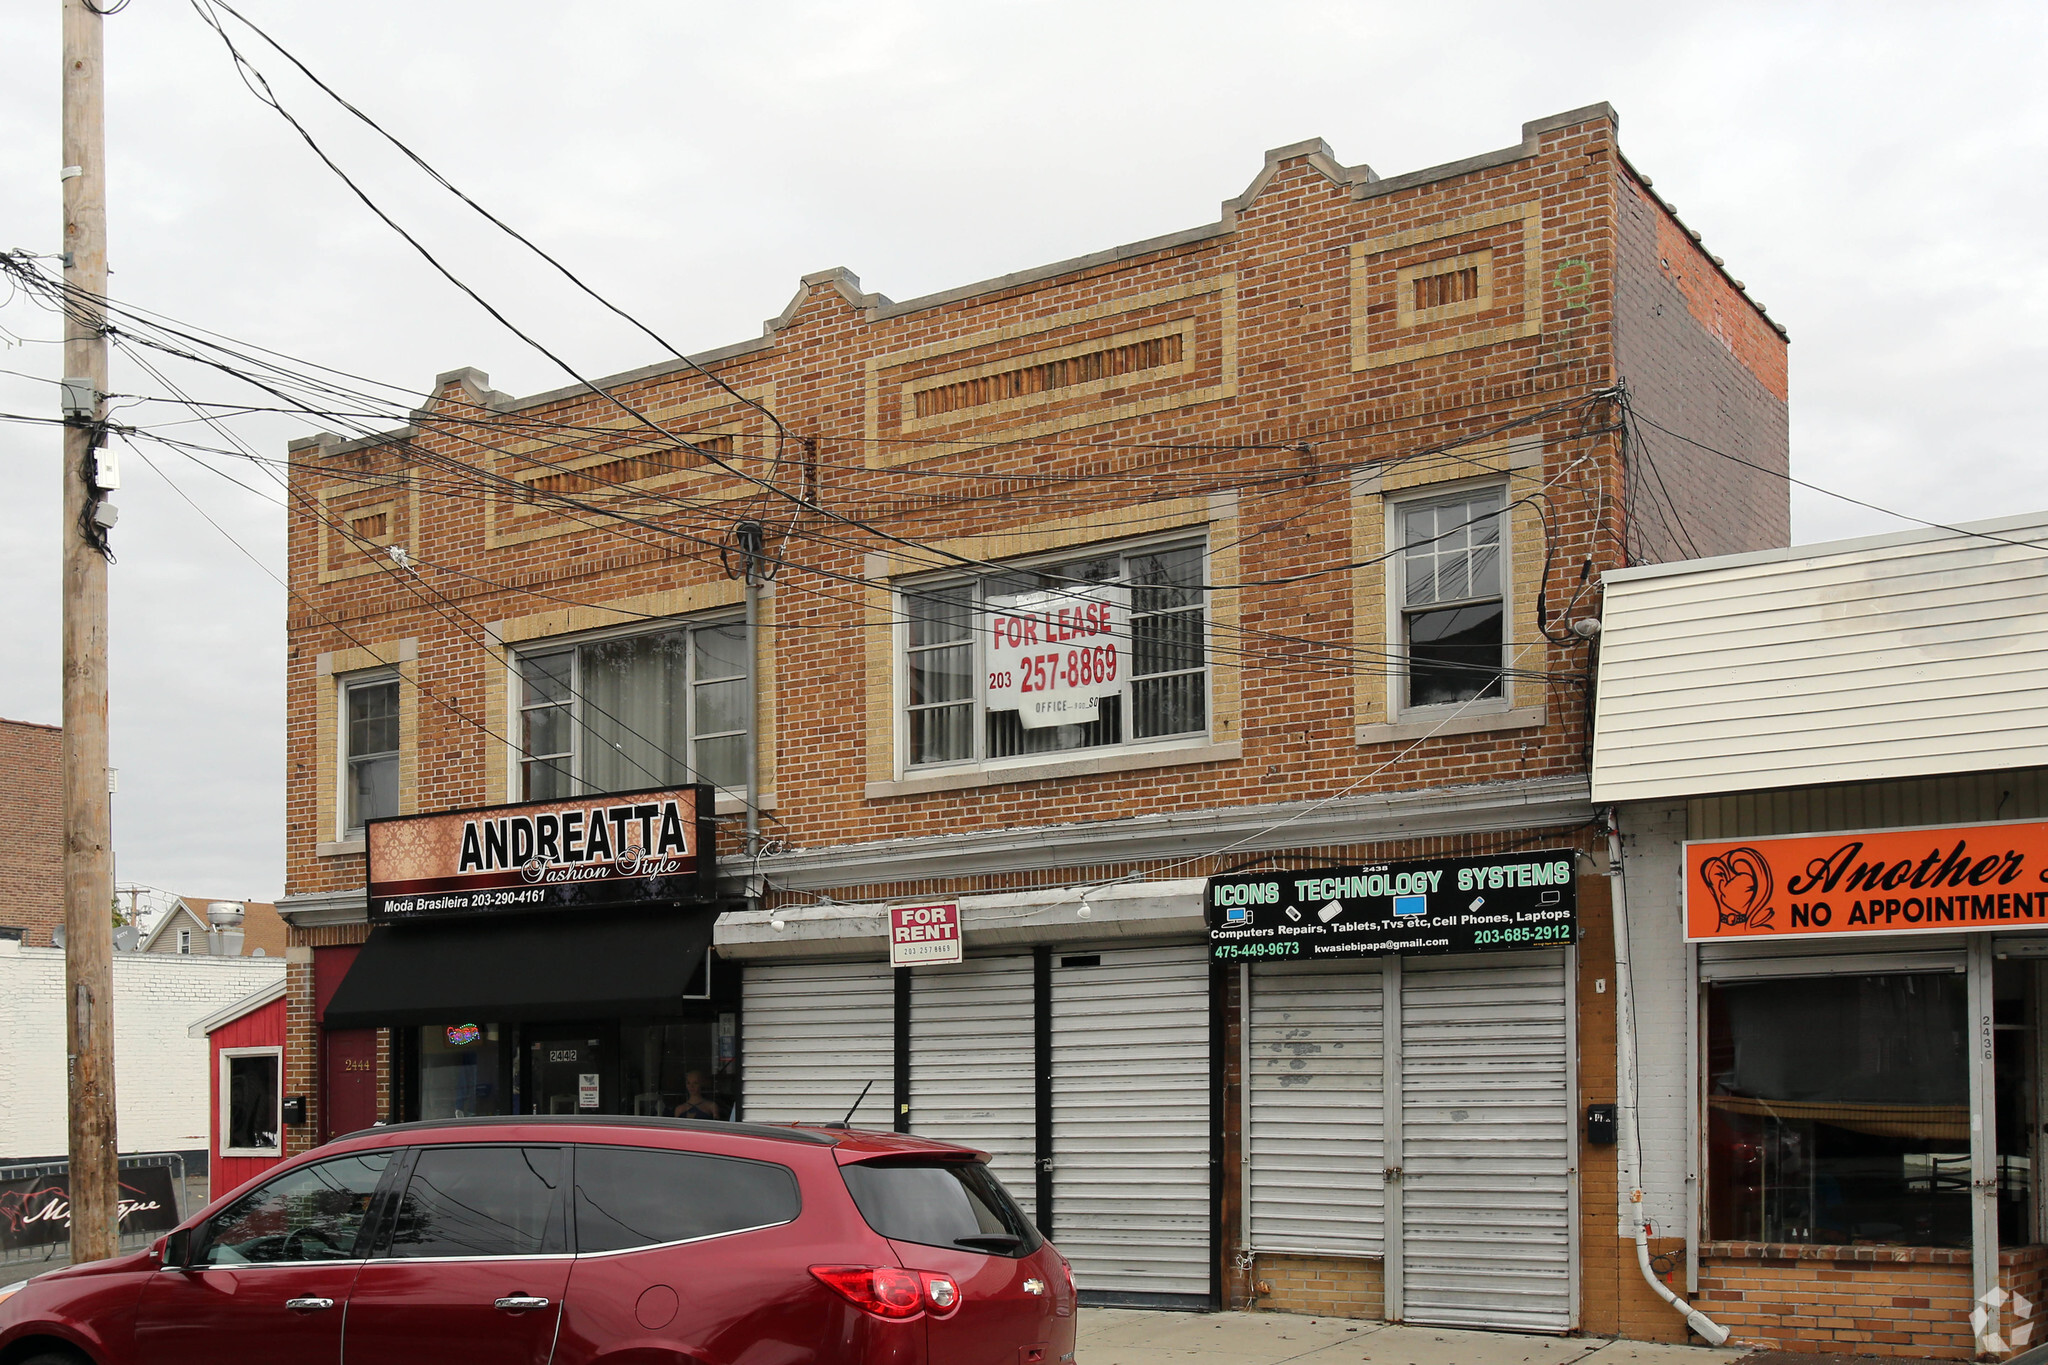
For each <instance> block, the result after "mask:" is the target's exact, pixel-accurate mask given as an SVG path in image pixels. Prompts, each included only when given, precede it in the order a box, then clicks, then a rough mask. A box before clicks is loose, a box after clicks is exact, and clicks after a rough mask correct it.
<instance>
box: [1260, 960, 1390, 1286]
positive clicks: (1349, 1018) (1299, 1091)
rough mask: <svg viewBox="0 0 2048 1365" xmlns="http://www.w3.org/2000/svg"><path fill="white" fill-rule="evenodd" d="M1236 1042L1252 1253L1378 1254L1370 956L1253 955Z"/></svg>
mask: <svg viewBox="0 0 2048 1365" xmlns="http://www.w3.org/2000/svg"><path fill="white" fill-rule="evenodd" d="M1250 980H1251V999H1250V1003H1249V1010H1248V1024H1249V1028H1248V1031H1247V1035H1246V1038H1245V1063H1246V1066H1245V1087H1246V1089H1245V1106H1246V1113H1245V1120H1244V1140H1245V1155H1246V1171H1245V1175H1246V1180H1245V1196H1244V1198H1245V1216H1246V1221H1247V1228H1246V1232H1247V1235H1248V1239H1249V1241H1250V1243H1251V1246H1252V1249H1253V1250H1255V1251H1262V1252H1293V1253H1309V1254H1319V1255H1331V1256H1367V1257H1371V1256H1380V1255H1382V1254H1384V1251H1385V1245H1386V1243H1385V1231H1386V1225H1385V1192H1386V1182H1385V1171H1386V1167H1387V1164H1388V1163H1387V1159H1386V1128H1385V1114H1386V1046H1385V1042H1386V1039H1385V1033H1384V1029H1383V1020H1384V1014H1383V1010H1382V987H1381V980H1382V973H1381V967H1380V964H1378V963H1377V962H1370V963H1350V962H1330V961H1311V962H1260V963H1256V964H1254V965H1253V966H1252V968H1251V974H1250Z"/></svg>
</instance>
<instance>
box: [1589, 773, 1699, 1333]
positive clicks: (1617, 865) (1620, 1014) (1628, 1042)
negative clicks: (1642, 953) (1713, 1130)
mask: <svg viewBox="0 0 2048 1365" xmlns="http://www.w3.org/2000/svg"><path fill="white" fill-rule="evenodd" d="M1607 886H1608V891H1609V899H1610V900H1611V901H1612V902H1613V908H1614V1038H1615V1057H1614V1063H1615V1077H1614V1081H1615V1095H1616V1098H1617V1099H1618V1100H1619V1103H1618V1104H1617V1105H1616V1106H1615V1107H1616V1109H1617V1111H1618V1114H1619V1117H1620V1120H1621V1122H1620V1125H1619V1127H1618V1130H1617V1132H1616V1133H1615V1137H1616V1139H1617V1141H1616V1145H1615V1156H1616V1158H1617V1160H1618V1162H1619V1164H1620V1166H1621V1172H1622V1175H1623V1176H1624V1177H1625V1179H1624V1180H1623V1182H1622V1183H1623V1185H1624V1186H1625V1187H1626V1188H1627V1190H1628V1192H1629V1193H1628V1198H1629V1222H1630V1223H1632V1224H1634V1226H1635V1234H1636V1265H1637V1266H1638V1267H1640V1268H1641V1270H1642V1272H1643V1281H1644V1283H1646V1284H1648V1285H1649V1286H1650V1288H1651V1289H1653V1290H1655V1291H1656V1294H1657V1297H1658V1298H1660V1299H1662V1300H1664V1302H1666V1303H1668V1304H1670V1305H1671V1306H1672V1307H1673V1308H1674V1309H1676V1310H1677V1311H1678V1312H1679V1313H1681V1314H1683V1315H1684V1316H1685V1325H1686V1326H1687V1327H1690V1328H1691V1329H1692V1330H1693V1331H1694V1332H1696V1333H1698V1334H1699V1335H1700V1336H1701V1337H1703V1338H1705V1339H1706V1341H1707V1344H1708V1345H1710V1346H1719V1345H1721V1344H1722V1343H1723V1342H1725V1341H1727V1340H1728V1329H1727V1328H1726V1327H1723V1326H1722V1325H1721V1324H1720V1323H1718V1322H1715V1321H1714V1320H1713V1319H1712V1318H1710V1317H1708V1316H1707V1315H1706V1314H1705V1313H1702V1312H1701V1311H1700V1310H1699V1309H1697V1308H1694V1307H1693V1306H1692V1305H1691V1304H1689V1303H1687V1302H1686V1301H1685V1300H1684V1299H1681V1298H1679V1297H1678V1295H1676V1294H1674V1293H1672V1292H1671V1289H1670V1286H1668V1285H1666V1284H1665V1283H1664V1282H1663V1281H1662V1280H1660V1279H1658V1278H1657V1273H1656V1272H1655V1271H1654V1270H1652V1269H1650V1223H1649V1220H1648V1219H1646V1218H1645V1217H1644V1216H1643V1191H1642V1189H1641V1187H1640V1186H1639V1185H1638V1183H1637V1182H1638V1181H1640V1180H1641V1179H1642V1172H1641V1171H1638V1170H1637V1169H1636V1168H1635V1153H1636V1146H1637V1138H1636V1132H1637V1130H1636V1034H1635V987H1634V980H1633V968H1632V966H1631V964H1630V962H1629V951H1628V942H1629V932H1628V897H1627V895H1626V893H1625V891H1624V889H1623V886H1622V876H1621V832H1620V830H1619V829H1618V828H1617V827H1616V824H1615V812H1614V810H1613V808H1612V807H1610V808H1609V809H1608V811H1607Z"/></svg>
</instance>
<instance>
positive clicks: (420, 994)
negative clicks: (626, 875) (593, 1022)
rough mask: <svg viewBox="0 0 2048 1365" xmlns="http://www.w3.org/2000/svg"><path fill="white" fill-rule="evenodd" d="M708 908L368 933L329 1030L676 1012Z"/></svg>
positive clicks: (699, 953) (332, 1006)
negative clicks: (368, 936) (368, 935)
mask: <svg viewBox="0 0 2048 1365" xmlns="http://www.w3.org/2000/svg"><path fill="white" fill-rule="evenodd" d="M717 918H718V915H717V912H716V911H713V910H708V909H703V910H699V909H692V910H679V911H675V912H671V913H668V914H662V913H659V912H656V913H647V912H642V913H637V914H630V915H603V916H598V915H561V916H553V915H550V916H545V917H541V916H518V917H514V918H506V919H494V918H484V917H478V918H475V919H461V920H450V921H444V922H442V923H438V924H407V925H396V926H394V925H384V926H380V927H378V928H375V929H372V930H371V931H370V939H369V942H367V943H365V944H364V945H363V950H362V952H360V953H359V954H357V955H356V960H355V963H354V965H353V966H351V967H350V968H349V970H348V975H347V976H345V977H343V978H342V980H341V985H340V986H339V987H338V988H336V990H335V992H334V998H333V1000H332V1001H330V1002H329V1004H328V1006H327V1013H326V1015H325V1016H324V1017H323V1018H322V1021H321V1022H322V1023H324V1024H325V1025H326V1026H327V1027H328V1028H372V1027H382V1026H387V1025H394V1024H442V1023H451V1022H453V1023H466V1022H475V1023H485V1022H494V1023H495V1022H499V1021H519V1020H529V1019H531V1020H544V1019H608V1018H618V1017H621V1016H625V1015H637V1014H676V1013H679V1012H680V1011H681V1008H682V1004H683V991H684V990H685V989H686V988H687V985H688V983H689V980H690V977H691V975H692V974H694V973H695V972H696V970H697V966H698V964H699V963H700V962H702V961H703V960H704V952H705V949H706V948H707V947H708V946H709V945H710V943H711V925H712V922H713V921H714V920H716V919H717Z"/></svg>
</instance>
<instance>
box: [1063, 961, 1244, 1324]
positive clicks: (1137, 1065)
mask: <svg viewBox="0 0 2048 1365" xmlns="http://www.w3.org/2000/svg"><path fill="white" fill-rule="evenodd" d="M1080 955H1085V956H1087V957H1099V958H1100V960H1101V961H1100V965H1099V966H1091V967H1083V966H1066V965H1064V962H1063V959H1065V958H1069V957H1074V956H1080ZM1052 1092H1053V1229H1052V1236H1053V1241H1054V1242H1055V1243H1057V1244H1058V1246H1059V1249H1060V1250H1061V1251H1062V1252H1064V1253H1065V1254H1066V1256H1067V1257H1068V1259H1069V1260H1071V1261H1072V1262H1073V1263H1074V1275H1075V1278H1076V1280H1077V1281H1078V1282H1079V1284H1080V1287H1081V1290H1082V1292H1083V1293H1084V1294H1086V1293H1091V1292H1092V1293H1093V1294H1094V1295H1098V1296H1108V1297H1119V1296H1125V1297H1126V1301H1131V1302H1142V1301H1143V1299H1142V1297H1129V1296H1147V1295H1156V1296H1170V1297H1171V1298H1172V1299H1177V1300H1180V1301H1181V1302H1183V1303H1184V1304H1185V1305H1186V1306H1190V1307H1194V1306H1200V1305H1203V1304H1206V1303H1207V1302H1208V1301H1209V1262H1210V1258H1211V1246H1210V1229H1209V963H1208V950H1207V947H1206V945H1203V944H1189V945H1186V946H1184V947H1169V948H1105V949H1101V950H1097V949H1094V948H1087V949H1080V950H1076V951H1075V952H1071V953H1059V952H1055V953H1054V955H1053V971H1052Z"/></svg>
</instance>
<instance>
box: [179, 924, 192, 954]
mask: <svg viewBox="0 0 2048 1365" xmlns="http://www.w3.org/2000/svg"><path fill="white" fill-rule="evenodd" d="M178 951H179V952H181V953H190V952H191V951H192V931H191V930H190V929H180V930H179V931H178Z"/></svg>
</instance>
